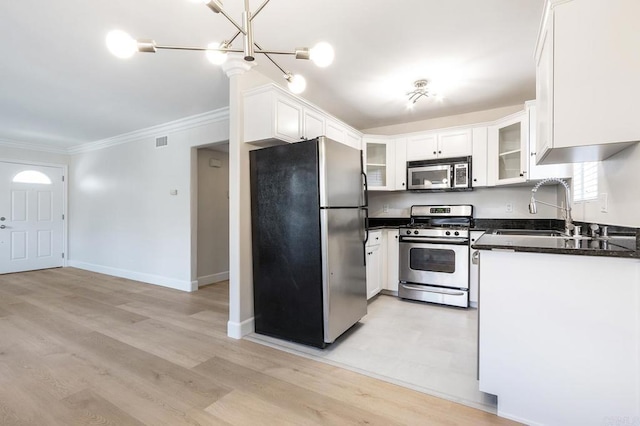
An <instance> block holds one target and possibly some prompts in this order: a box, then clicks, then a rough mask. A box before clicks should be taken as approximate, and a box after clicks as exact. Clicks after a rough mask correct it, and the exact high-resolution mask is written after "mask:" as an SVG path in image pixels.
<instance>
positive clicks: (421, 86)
mask: <svg viewBox="0 0 640 426" xmlns="http://www.w3.org/2000/svg"><path fill="white" fill-rule="evenodd" d="M413 87H414V89H413V90H412V91H410V92H407V96H409V107H410V108H412V107H413V104H415V103H416V102H417V101H418V99H420V98H422V97H423V96H424V97H425V98H428V97H430V96H435V93H433V92H431V90H429V80H424V79H422V80H416V81H415V82H414V83H413Z"/></svg>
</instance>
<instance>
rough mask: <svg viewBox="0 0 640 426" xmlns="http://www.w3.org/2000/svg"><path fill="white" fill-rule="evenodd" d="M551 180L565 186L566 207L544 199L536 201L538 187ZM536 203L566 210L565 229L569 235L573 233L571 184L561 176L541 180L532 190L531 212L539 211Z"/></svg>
mask: <svg viewBox="0 0 640 426" xmlns="http://www.w3.org/2000/svg"><path fill="white" fill-rule="evenodd" d="M549 182H558V183H560V184H561V185H562V186H563V187H564V198H565V201H564V207H563V206H557V205H555V204H550V203H545V202H544V201H536V192H538V188H540V187H541V186H542V185H544V184H546V183H549ZM536 203H540V204H545V205H547V206H551V207H555V208H557V209H560V210H563V211H564V231H565V233H566V234H567V235H571V231H572V230H574V229H575V226H574V225H573V219H572V218H571V190H570V189H569V184H568V183H567V182H566V181H564V180H563V179H560V178H548V179H544V180H541V181H540V182H538V183H537V184H536V186H534V187H533V189H532V190H531V201H530V202H529V213H531V214H536V213H538V207H537V206H536Z"/></svg>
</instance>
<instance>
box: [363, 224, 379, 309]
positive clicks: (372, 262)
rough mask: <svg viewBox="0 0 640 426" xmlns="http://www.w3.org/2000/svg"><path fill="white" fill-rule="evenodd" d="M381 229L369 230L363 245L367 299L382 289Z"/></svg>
mask: <svg viewBox="0 0 640 426" xmlns="http://www.w3.org/2000/svg"><path fill="white" fill-rule="evenodd" d="M381 247H382V231H381V230H376V231H369V240H368V241H367V244H366V246H365V250H366V251H365V254H366V259H367V300H368V299H371V298H372V297H373V296H375V295H376V294H378V293H380V290H382V271H383V267H382V262H383V259H382V251H381Z"/></svg>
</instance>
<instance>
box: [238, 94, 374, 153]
mask: <svg viewBox="0 0 640 426" xmlns="http://www.w3.org/2000/svg"><path fill="white" fill-rule="evenodd" d="M318 136H327V137H328V138H330V139H334V140H336V141H338V142H341V143H344V144H346V145H349V146H352V147H354V148H356V149H361V148H362V146H361V139H362V136H361V135H360V134H359V132H357V131H356V130H354V129H351V128H350V127H349V126H347V125H346V124H344V123H341V122H340V121H338V120H336V119H335V118H333V117H331V116H330V115H329V114H326V113H324V112H322V111H321V110H320V109H318V108H316V107H314V106H313V105H311V104H309V103H308V102H306V101H304V100H302V99H300V98H297V97H295V96H293V95H292V94H290V93H288V92H286V91H285V90H283V89H281V88H280V87H278V86H276V85H275V84H268V85H265V86H261V87H258V88H255V89H251V90H248V91H246V92H245V93H244V140H245V142H248V143H252V144H255V145H274V144H277V143H280V142H278V141H284V142H298V141H300V140H305V139H313V138H316V137H318Z"/></svg>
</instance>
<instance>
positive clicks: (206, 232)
mask: <svg viewBox="0 0 640 426" xmlns="http://www.w3.org/2000/svg"><path fill="white" fill-rule="evenodd" d="M214 149H215V148H214ZM212 159H213V160H217V161H219V162H220V167H212V166H211V165H210V160H212ZM228 194H229V154H228V153H226V152H220V151H211V150H210V149H199V150H198V234H197V240H198V284H199V285H200V286H202V285H206V284H212V283H216V282H219V281H224V280H227V279H229V196H228Z"/></svg>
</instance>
